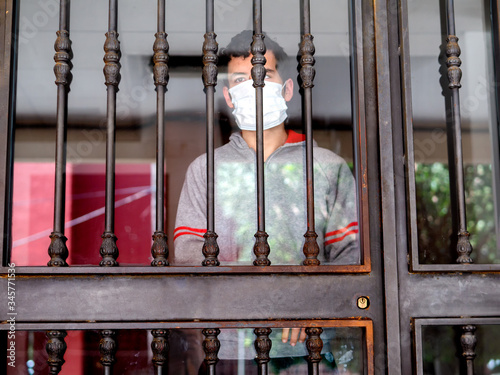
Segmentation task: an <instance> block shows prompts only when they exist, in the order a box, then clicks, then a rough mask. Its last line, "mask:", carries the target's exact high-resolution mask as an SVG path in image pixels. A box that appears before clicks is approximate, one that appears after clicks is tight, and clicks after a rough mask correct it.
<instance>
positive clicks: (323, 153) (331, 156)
mask: <svg viewBox="0 0 500 375" xmlns="http://www.w3.org/2000/svg"><path fill="white" fill-rule="evenodd" d="M313 155H314V159H315V161H317V162H328V163H333V164H339V165H340V164H345V160H344V159H343V158H342V157H341V156H339V155H338V154H336V153H335V152H333V151H332V150H330V149H327V148H324V147H321V146H315V147H314V151H313Z"/></svg>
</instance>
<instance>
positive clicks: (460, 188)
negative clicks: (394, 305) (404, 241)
mask: <svg viewBox="0 0 500 375" xmlns="http://www.w3.org/2000/svg"><path fill="white" fill-rule="evenodd" d="M446 16H447V31H448V38H447V39H446V41H447V45H446V56H447V57H448V58H447V60H446V65H447V67H448V80H449V84H448V87H449V88H450V90H451V95H452V96H451V108H452V111H451V121H452V128H453V143H454V150H453V151H454V153H455V154H454V155H453V156H454V160H455V173H456V181H455V184H450V185H451V186H452V187H453V188H454V189H455V190H456V196H457V206H458V207H457V210H458V226H459V228H458V234H457V235H458V243H457V253H458V258H457V263H472V259H471V257H470V254H471V253H472V246H471V244H470V240H469V237H470V234H469V232H468V231H467V220H466V213H465V186H464V165H463V154H462V130H461V119H460V94H459V91H458V90H459V88H460V87H462V85H461V84H460V80H461V78H462V70H461V69H460V65H461V64H462V61H461V60H460V58H459V56H460V47H459V45H458V38H457V36H456V35H455V9H454V1H453V0H447V2H446Z"/></svg>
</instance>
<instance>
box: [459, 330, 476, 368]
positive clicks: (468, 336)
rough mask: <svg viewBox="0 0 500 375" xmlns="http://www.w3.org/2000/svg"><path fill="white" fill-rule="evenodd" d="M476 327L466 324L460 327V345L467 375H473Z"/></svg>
mask: <svg viewBox="0 0 500 375" xmlns="http://www.w3.org/2000/svg"><path fill="white" fill-rule="evenodd" d="M475 331H476V326H474V325H472V324H468V325H466V326H463V327H462V332H463V334H462V336H461V337H460V343H461V344H462V356H463V357H464V359H465V361H466V363H467V375H474V358H475V357H476V352H475V349H476V343H477V338H476V334H475Z"/></svg>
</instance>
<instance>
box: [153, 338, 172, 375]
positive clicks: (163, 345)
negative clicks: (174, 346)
mask: <svg viewBox="0 0 500 375" xmlns="http://www.w3.org/2000/svg"><path fill="white" fill-rule="evenodd" d="M151 334H152V335H153V341H152V342H151V350H152V351H153V364H154V366H155V369H156V375H163V368H164V367H165V370H166V371H165V374H168V351H169V344H168V336H169V331H168V330H166V329H154V330H152V331H151Z"/></svg>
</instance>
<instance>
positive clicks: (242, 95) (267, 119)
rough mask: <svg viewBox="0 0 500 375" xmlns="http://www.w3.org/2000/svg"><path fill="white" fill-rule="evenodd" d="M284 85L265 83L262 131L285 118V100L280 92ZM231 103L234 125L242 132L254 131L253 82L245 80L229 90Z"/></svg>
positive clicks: (276, 124) (254, 104)
mask: <svg viewBox="0 0 500 375" xmlns="http://www.w3.org/2000/svg"><path fill="white" fill-rule="evenodd" d="M284 87H285V85H281V84H279V83H276V82H270V81H266V83H265V86H264V88H263V90H262V92H263V95H262V96H263V98H264V100H263V102H264V105H263V113H264V116H263V117H264V130H267V129H270V128H273V127H275V126H278V125H279V124H281V123H282V122H283V121H285V119H286V118H287V114H286V110H287V109H288V107H287V106H286V101H285V98H283V95H282V91H283V88H284ZM229 95H230V96H231V102H232V103H233V106H234V109H233V116H234V119H235V120H236V124H237V125H238V127H239V128H240V129H242V130H252V131H256V127H257V125H256V123H257V122H256V121H255V117H256V114H255V108H256V103H255V87H253V80H247V81H245V82H242V83H240V84H239V85H236V86H234V87H232V88H230V89H229Z"/></svg>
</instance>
